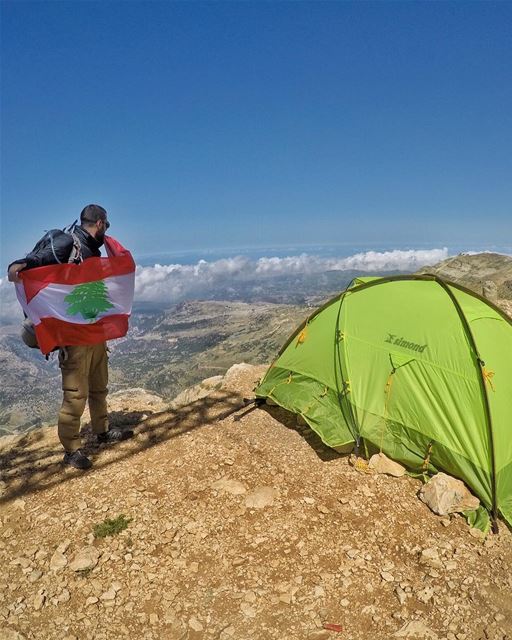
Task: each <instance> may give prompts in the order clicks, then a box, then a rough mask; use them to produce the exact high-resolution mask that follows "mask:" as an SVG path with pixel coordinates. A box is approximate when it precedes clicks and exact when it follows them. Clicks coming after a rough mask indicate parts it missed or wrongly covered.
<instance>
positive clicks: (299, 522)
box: [0, 365, 512, 640]
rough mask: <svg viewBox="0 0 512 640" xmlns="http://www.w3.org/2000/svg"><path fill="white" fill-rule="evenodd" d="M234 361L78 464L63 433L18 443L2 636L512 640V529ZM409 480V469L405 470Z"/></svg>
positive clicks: (132, 412) (115, 404)
mask: <svg viewBox="0 0 512 640" xmlns="http://www.w3.org/2000/svg"><path fill="white" fill-rule="evenodd" d="M264 370H265V367H262V366H259V367H257V366H249V365H235V366H234V367H232V368H231V369H230V370H229V371H228V372H227V373H226V374H225V375H224V376H222V377H216V378H215V379H212V380H209V381H208V382H207V383H205V384H203V385H197V387H195V388H192V389H190V390H189V391H188V392H187V393H186V394H185V395H183V396H181V398H180V399H179V401H178V402H174V403H172V404H171V403H166V402H165V401H164V400H163V399H162V398H159V397H158V396H156V395H155V394H152V395H150V394H145V393H144V392H143V391H142V390H135V391H134V392H133V393H130V392H123V393H119V394H116V395H114V396H112V397H111V398H110V410H111V417H112V421H113V423H115V424H119V425H120V426H128V425H129V426H131V427H133V428H134V429H135V431H136V437H135V438H134V439H132V440H128V441H125V442H122V443H120V444H118V445H116V446H112V447H110V448H109V447H107V446H105V445H100V446H97V445H95V444H93V438H92V434H91V433H90V431H89V430H88V427H87V426H86V427H85V429H84V432H83V437H84V450H85V452H86V453H87V454H88V455H90V457H91V458H92V460H93V463H94V466H93V468H92V470H91V471H89V472H85V473H84V472H79V471H77V470H74V469H72V468H64V467H63V466H62V464H61V459H62V451H61V449H60V445H59V443H58V440H57V434H56V430H55V428H54V427H53V428H51V427H50V428H42V429H39V430H36V431H33V432H30V433H28V434H25V435H24V436H8V437H6V438H4V439H0V445H1V448H0V464H1V467H2V481H1V484H0V493H1V495H0V561H1V566H2V571H1V573H0V638H1V639H2V640H14V639H16V640H23V639H25V640H29V639H34V640H47V639H48V640H49V639H52V640H53V639H55V640H64V639H67V640H72V639H74V640H109V639H111V638H112V639H114V638H116V639H117V638H130V639H149V640H151V639H153V640H156V639H162V640H163V639H165V640H185V639H187V640H203V639H204V640H249V639H255V640H256V639H257V640H272V639H276V640H277V639H279V640H330V639H332V640H337V639H338V638H339V639H340V640H341V639H343V638H346V639H350V640H359V639H361V640H363V639H365V640H366V639H367V638H379V639H384V640H387V639H389V640H393V639H394V638H406V639H407V638H411V639H417V640H421V639H431V640H506V639H509V640H510V638H512V534H511V532H510V531H509V530H508V529H507V528H506V527H505V525H504V524H503V523H502V524H501V526H500V531H499V534H497V535H489V536H487V537H486V538H483V537H481V534H480V532H479V531H477V530H474V529H470V527H469V526H468V525H467V524H466V521H465V520H464V518H463V517H462V516H461V515H458V514H451V515H448V516H442V517H441V516H437V515H435V514H434V513H433V512H432V511H430V509H429V508H428V507H427V506H426V505H425V504H424V503H423V502H422V501H421V500H420V499H419V498H418V493H419V490H420V488H421V483H420V481H419V480H416V479H413V478H411V477H409V476H407V475H404V476H402V477H394V476H393V475H389V474H388V473H386V472H384V473H378V472H377V470H372V469H371V468H369V467H368V465H366V466H365V465H355V466H352V465H350V464H349V459H348V458H347V457H346V456H342V455H339V454H337V453H336V452H334V451H332V450H330V449H327V448H326V447H324V446H323V445H322V443H321V442H320V441H319V440H318V438H317V437H316V436H315V434H314V433H313V432H312V431H311V430H310V429H309V428H308V427H307V426H305V425H303V424H302V425H301V424H297V421H296V420H295V417H294V416H292V415H291V414H289V413H287V412H285V411H284V410H282V409H280V408H279V407H261V408H255V407H254V406H252V405H251V406H245V405H244V400H243V399H244V397H251V393H252V389H253V387H254V385H255V383H256V382H257V381H258V379H259V378H260V376H261V375H262V374H263V372H264ZM398 475H400V474H398Z"/></svg>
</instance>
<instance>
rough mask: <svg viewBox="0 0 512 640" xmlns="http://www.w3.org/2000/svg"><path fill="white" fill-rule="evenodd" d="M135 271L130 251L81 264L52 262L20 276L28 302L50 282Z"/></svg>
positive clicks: (71, 281) (90, 279) (74, 281)
mask: <svg viewBox="0 0 512 640" xmlns="http://www.w3.org/2000/svg"><path fill="white" fill-rule="evenodd" d="M134 271H135V262H134V261H133V258H132V256H131V254H130V253H126V254H125V255H122V256H115V257H112V258H87V260H84V261H83V262H82V263H81V264H52V265H48V266H46V267H36V268H35V269H29V270H28V271H22V272H21V273H20V277H21V279H22V282H23V286H24V287H25V295H26V297H27V302H30V301H31V300H32V298H33V297H34V296H35V295H36V294H38V293H39V291H41V289H44V288H45V287H47V286H48V285H49V284H52V283H53V284H69V285H76V284H82V283H84V282H93V281H95V280H104V279H105V278H112V277H113V276H125V275H127V274H129V273H133V272H134Z"/></svg>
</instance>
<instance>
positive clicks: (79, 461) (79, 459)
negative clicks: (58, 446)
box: [64, 449, 92, 470]
mask: <svg viewBox="0 0 512 640" xmlns="http://www.w3.org/2000/svg"><path fill="white" fill-rule="evenodd" d="M64 463H65V464H69V466H70V467H75V469H82V470H85V469H90V468H91V467H92V462H91V461H90V460H89V458H88V457H87V456H86V455H84V454H83V453H82V452H81V451H80V449H77V450H76V451H73V452H72V453H65V454H64Z"/></svg>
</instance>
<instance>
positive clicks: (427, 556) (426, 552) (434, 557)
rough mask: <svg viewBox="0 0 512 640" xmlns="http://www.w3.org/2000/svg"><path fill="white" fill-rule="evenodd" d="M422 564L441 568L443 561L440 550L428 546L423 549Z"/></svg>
mask: <svg viewBox="0 0 512 640" xmlns="http://www.w3.org/2000/svg"><path fill="white" fill-rule="evenodd" d="M420 562H421V564H426V565H427V566H429V567H434V568H436V569H441V568H442V566H443V563H442V562H441V559H440V557H439V551H438V550H437V549H436V548H435V547H428V548H427V549H423V551H422V552H421V556H420Z"/></svg>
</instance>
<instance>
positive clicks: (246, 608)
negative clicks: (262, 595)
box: [240, 602, 256, 618]
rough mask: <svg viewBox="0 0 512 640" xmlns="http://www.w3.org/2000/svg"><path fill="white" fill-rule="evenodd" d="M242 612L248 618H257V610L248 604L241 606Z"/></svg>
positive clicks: (243, 603) (244, 603)
mask: <svg viewBox="0 0 512 640" xmlns="http://www.w3.org/2000/svg"><path fill="white" fill-rule="evenodd" d="M240 611H241V612H242V613H243V614H244V616H245V617H246V618H255V617H256V609H255V608H254V607H251V605H250V604H249V603H248V602H242V604H241V605H240Z"/></svg>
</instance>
